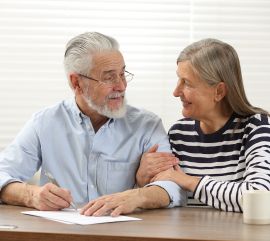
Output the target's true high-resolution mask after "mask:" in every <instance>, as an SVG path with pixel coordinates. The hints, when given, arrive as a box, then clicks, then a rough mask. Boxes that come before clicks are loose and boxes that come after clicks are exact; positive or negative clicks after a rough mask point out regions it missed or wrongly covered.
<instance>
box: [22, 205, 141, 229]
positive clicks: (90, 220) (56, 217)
mask: <svg viewBox="0 0 270 241" xmlns="http://www.w3.org/2000/svg"><path fill="white" fill-rule="evenodd" d="M22 213H23V214H26V215H32V216H37V217H43V218H46V219H50V220H53V221H58V222H61V223H67V224H81V225H87V224H97V223H112V222H124V221H137V220H142V219H140V218H134V217H128V216H118V217H111V216H102V217H92V216H84V215H81V214H80V213H79V212H78V211H75V210H73V209H64V210H61V211H25V212H22Z"/></svg>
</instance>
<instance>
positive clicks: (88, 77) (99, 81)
mask: <svg viewBox="0 0 270 241" xmlns="http://www.w3.org/2000/svg"><path fill="white" fill-rule="evenodd" d="M124 72H125V74H126V73H127V74H128V75H130V76H131V79H130V80H129V81H127V80H126V75H125V79H123V78H122V77H121V80H122V81H123V80H125V82H126V83H129V82H130V81H132V80H133V77H134V74H132V73H130V72H129V71H127V70H125V71H124ZM78 75H79V76H81V77H84V78H86V79H89V80H94V81H96V82H98V83H101V84H105V85H114V84H116V83H118V82H119V81H115V80H116V79H115V80H113V82H106V81H104V80H98V79H95V78H92V77H91V76H86V75H83V74H79V73H78Z"/></svg>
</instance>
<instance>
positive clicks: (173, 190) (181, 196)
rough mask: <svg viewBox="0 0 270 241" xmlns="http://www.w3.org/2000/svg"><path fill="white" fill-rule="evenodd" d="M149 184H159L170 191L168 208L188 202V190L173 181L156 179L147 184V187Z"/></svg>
mask: <svg viewBox="0 0 270 241" xmlns="http://www.w3.org/2000/svg"><path fill="white" fill-rule="evenodd" d="M149 186H159V187H161V188H163V189H164V190H165V191H166V192H167V193H168V195H169V197H170V204H169V205H168V208H172V207H177V206H185V205H186V204H187V192H186V191H184V190H183V189H182V188H181V187H180V186H179V185H177V184H176V183H174V182H172V181H156V182H152V183H149V184H147V185H146V187H149Z"/></svg>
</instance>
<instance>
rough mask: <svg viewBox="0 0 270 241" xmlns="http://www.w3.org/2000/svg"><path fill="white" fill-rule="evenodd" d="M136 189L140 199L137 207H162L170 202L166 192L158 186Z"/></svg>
mask: <svg viewBox="0 0 270 241" xmlns="http://www.w3.org/2000/svg"><path fill="white" fill-rule="evenodd" d="M138 191H139V196H140V198H141V201H142V202H141V205H140V207H139V208H143V209H152V208H163V207H167V206H168V205H169V204H170V198H169V195H168V193H167V192H166V191H165V190H164V189H163V188H161V187H159V186H148V187H143V188H139V189H138Z"/></svg>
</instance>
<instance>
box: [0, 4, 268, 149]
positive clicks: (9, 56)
mask: <svg viewBox="0 0 270 241" xmlns="http://www.w3.org/2000/svg"><path fill="white" fill-rule="evenodd" d="M86 31H100V32H102V33H105V34H108V35H112V36H114V37H115V38H117V39H118V41H119V42H120V45H121V50H122V52H123V54H124V56H125V60H126V64H127V70H129V71H130V72H132V73H134V74H135V78H134V81H132V82H131V83H130V85H129V86H128V90H127V96H128V102H129V103H130V104H133V105H136V106H139V107H143V108H146V109H149V110H152V111H153V112H155V113H157V114H158V115H160V116H161V117H162V119H163V122H164V125H165V127H166V129H167V130H168V128H169V127H170V126H171V124H173V122H174V121H175V120H177V119H178V118H180V117H181V105H180V102H179V100H177V99H176V98H174V97H173V96H172V91H173V88H174V86H175V84H176V75H175V69H176V63H175V60H176V58H177V55H178V53H179V52H180V51H181V49H183V48H184V47H185V46H186V45H187V44H189V43H190V42H193V41H194V40H198V39H201V38H205V37H214V38H219V39H221V40H223V41H227V42H229V43H230V44H232V45H233V46H234V47H235V48H236V50H237V51H238V53H239V56H240V60H241V63H242V70H243V76H244V81H245V86H246V91H247V94H248V96H249V99H250V101H251V102H252V103H253V104H254V105H257V106H260V107H263V108H266V109H268V110H270V96H269V89H270V81H269V77H270V68H269V64H270V47H269V44H270V1H267V0H265V1H262V0H247V1H244V0H238V1H237V0H227V1H215V0H211V1H210V0H181V1H179V0H159V1H158V0H157V1H156V0H136V1H130V0H118V1H116V0H96V1H92V0H24V1H22V0H0V84H1V88H0V110H1V111H0V150H1V149H3V148H4V147H5V146H7V145H8V144H9V143H10V142H11V141H12V139H13V138H14V137H15V135H16V134H17V132H18V131H19V130H20V129H21V127H22V126H23V125H24V123H25V121H26V120H27V119H29V117H30V116H31V114H32V113H33V112H35V111H37V110H39V109H40V108H43V107H45V106H48V105H51V104H54V103H55V102H56V101H59V100H62V99H64V98H67V97H70V96H71V95H72V93H71V91H70V90H69V87H68V84H67V81H66V79H65V75H64V71H63V67H62V61H63V53H64V48H65V44H66V42H67V41H68V40H69V39H70V38H71V37H73V36H75V35H77V34H80V33H82V32H86Z"/></svg>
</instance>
